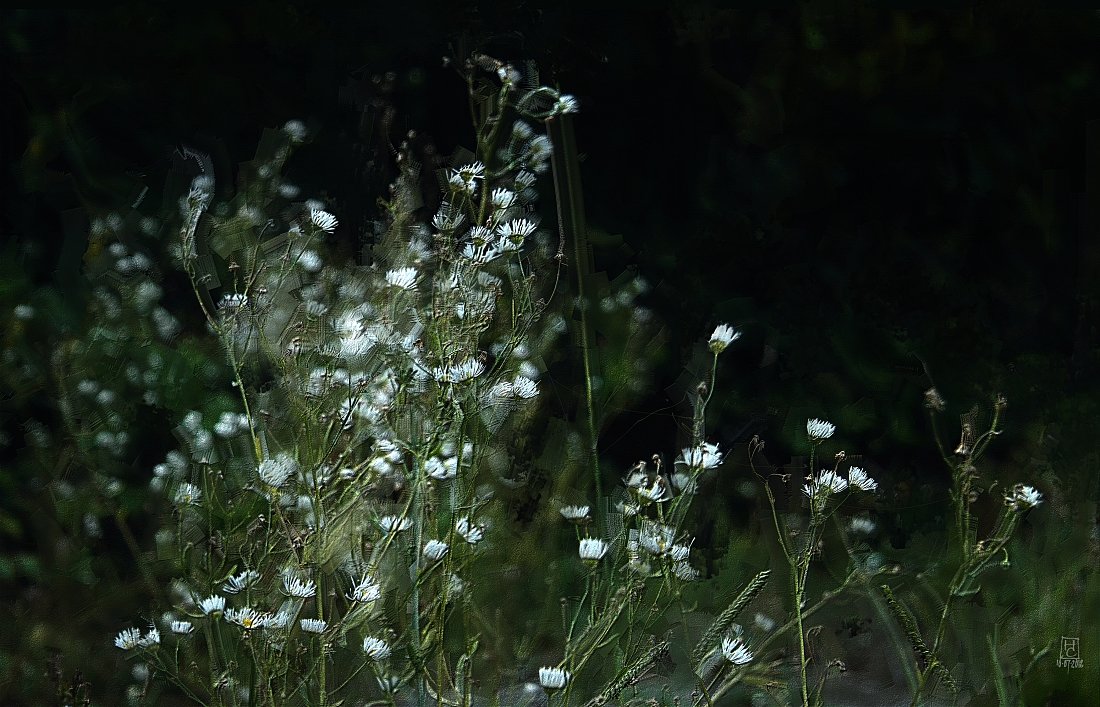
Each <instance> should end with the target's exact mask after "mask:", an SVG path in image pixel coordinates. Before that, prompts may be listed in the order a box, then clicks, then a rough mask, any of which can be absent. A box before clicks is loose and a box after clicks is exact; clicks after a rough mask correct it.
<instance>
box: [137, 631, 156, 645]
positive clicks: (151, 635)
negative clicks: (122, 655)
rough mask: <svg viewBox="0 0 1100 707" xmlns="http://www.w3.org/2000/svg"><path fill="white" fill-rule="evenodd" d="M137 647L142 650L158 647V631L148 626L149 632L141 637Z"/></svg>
mask: <svg viewBox="0 0 1100 707" xmlns="http://www.w3.org/2000/svg"><path fill="white" fill-rule="evenodd" d="M138 645H139V646H141V647H142V648H152V647H153V646H158V645H160V630H159V629H158V628H157V627H156V626H150V627H149V632H148V633H146V634H145V635H144V636H142V637H141V639H140V640H139V641H138Z"/></svg>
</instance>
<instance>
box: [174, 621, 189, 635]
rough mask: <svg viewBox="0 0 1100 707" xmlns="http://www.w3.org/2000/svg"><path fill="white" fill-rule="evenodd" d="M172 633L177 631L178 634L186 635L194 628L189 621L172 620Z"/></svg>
mask: <svg viewBox="0 0 1100 707" xmlns="http://www.w3.org/2000/svg"><path fill="white" fill-rule="evenodd" d="M170 628H171V629H172V633H178V634H180V635H187V634H189V633H191V632H192V631H194V630H195V626H194V625H193V624H192V623H191V622H190V621H173V622H172V623H171V624H170Z"/></svg>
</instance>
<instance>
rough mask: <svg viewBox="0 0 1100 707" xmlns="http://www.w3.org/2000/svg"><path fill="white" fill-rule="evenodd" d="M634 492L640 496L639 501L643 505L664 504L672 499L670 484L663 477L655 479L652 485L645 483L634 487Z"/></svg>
mask: <svg viewBox="0 0 1100 707" xmlns="http://www.w3.org/2000/svg"><path fill="white" fill-rule="evenodd" d="M634 492H635V493H637V494H638V499H639V500H641V501H642V503H643V504H648V503H663V502H665V501H669V500H671V499H672V492H671V491H670V490H669V488H668V482H666V481H665V480H664V478H663V477H660V476H658V477H655V478H654V479H653V483H652V484H647V483H643V484H642V485H640V486H636V487H634Z"/></svg>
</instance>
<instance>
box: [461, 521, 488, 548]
mask: <svg viewBox="0 0 1100 707" xmlns="http://www.w3.org/2000/svg"><path fill="white" fill-rule="evenodd" d="M455 532H456V533H458V534H459V535H461V536H462V539H463V540H465V541H466V542H468V543H470V544H471V545H477V544H478V543H479V542H481V541H482V540H483V539H484V538H485V528H484V527H483V526H480V525H474V524H473V523H472V522H471V521H470V519H469V518H460V519H459V520H458V522H457V523H455Z"/></svg>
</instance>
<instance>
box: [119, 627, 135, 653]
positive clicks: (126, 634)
mask: <svg viewBox="0 0 1100 707" xmlns="http://www.w3.org/2000/svg"><path fill="white" fill-rule="evenodd" d="M140 645H141V631H139V630H138V629H136V628H126V629H123V630H121V631H119V633H118V635H117V636H115V646H116V647H117V648H121V649H122V650H124V651H129V650H133V649H134V648H137V647H138V646H140Z"/></svg>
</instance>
